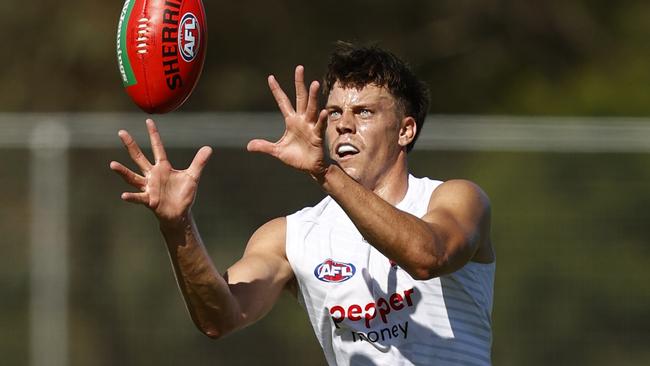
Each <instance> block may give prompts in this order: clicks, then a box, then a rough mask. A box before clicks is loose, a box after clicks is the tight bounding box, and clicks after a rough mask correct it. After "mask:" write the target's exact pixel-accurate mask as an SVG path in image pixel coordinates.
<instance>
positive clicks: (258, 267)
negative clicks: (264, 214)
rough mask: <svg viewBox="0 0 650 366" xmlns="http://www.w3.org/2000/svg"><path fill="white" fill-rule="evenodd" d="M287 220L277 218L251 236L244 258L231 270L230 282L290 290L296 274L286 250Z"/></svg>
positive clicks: (229, 270) (229, 271)
mask: <svg viewBox="0 0 650 366" xmlns="http://www.w3.org/2000/svg"><path fill="white" fill-rule="evenodd" d="M286 226H287V221H286V218H284V217H279V218H275V219H273V220H270V221H268V222H267V223H265V224H264V225H262V226H260V227H259V228H258V229H257V230H256V231H255V233H253V235H252V236H251V238H250V239H249V241H248V244H247V245H246V249H245V250H244V254H243V255H242V258H241V259H240V260H239V261H237V262H236V263H235V264H234V265H232V266H231V267H230V268H229V269H228V273H229V276H230V277H229V279H228V281H229V283H231V284H232V283H237V282H251V281H257V282H260V281H261V282H263V283H266V284H267V286H272V284H277V285H278V286H280V287H283V288H286V287H288V288H291V286H292V285H291V282H292V279H293V271H292V269H291V265H290V264H289V260H288V259H287V255H286V250H285V246H286V245H285V241H286Z"/></svg>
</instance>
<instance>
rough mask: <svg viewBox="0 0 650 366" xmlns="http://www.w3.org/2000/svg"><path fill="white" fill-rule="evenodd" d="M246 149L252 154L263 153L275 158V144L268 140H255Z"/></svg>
mask: <svg viewBox="0 0 650 366" xmlns="http://www.w3.org/2000/svg"><path fill="white" fill-rule="evenodd" d="M246 149H247V150H248V151H250V152H261V153H265V154H269V155H272V156H275V144H274V143H272V142H269V141H267V140H262V139H254V140H251V141H250V142H249V143H248V145H247V146H246Z"/></svg>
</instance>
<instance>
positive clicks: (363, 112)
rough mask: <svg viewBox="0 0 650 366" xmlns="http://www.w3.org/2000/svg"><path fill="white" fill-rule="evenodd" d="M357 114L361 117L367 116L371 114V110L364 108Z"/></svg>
mask: <svg viewBox="0 0 650 366" xmlns="http://www.w3.org/2000/svg"><path fill="white" fill-rule="evenodd" d="M359 115H360V116H361V118H369V117H370V116H372V111H371V110H370V109H366V108H364V109H362V110H360V111H359Z"/></svg>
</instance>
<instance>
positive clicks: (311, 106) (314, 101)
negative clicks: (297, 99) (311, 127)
mask: <svg viewBox="0 0 650 366" xmlns="http://www.w3.org/2000/svg"><path fill="white" fill-rule="evenodd" d="M319 88H320V83H319V82H318V81H315V80H314V81H312V82H311V84H310V85H309V102H308V103H307V108H306V110H305V112H306V114H307V117H308V119H309V120H310V121H313V120H314V119H315V118H311V116H314V117H316V113H318V89H319Z"/></svg>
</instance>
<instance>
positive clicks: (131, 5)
mask: <svg viewBox="0 0 650 366" xmlns="http://www.w3.org/2000/svg"><path fill="white" fill-rule="evenodd" d="M207 35H208V34H207V27H206V21H205V11H204V10H203V3H202V1H201V0H126V1H125V2H124V7H123V8H122V12H121V14H120V21H119V23H118V27H117V62H118V66H119V69H120V74H121V75H122V83H123V84H124V87H125V88H126V92H127V93H128V94H129V96H130V97H131V99H133V101H134V102H135V104H137V105H138V106H139V107H140V108H142V109H143V110H144V111H145V112H148V113H166V112H170V111H173V110H174V109H176V108H178V107H179V106H180V105H181V104H183V102H185V100H186V99H187V98H188V97H189V96H190V94H191V93H192V90H193V89H194V86H196V82H197V81H198V80H199V76H200V75H201V70H202V69H203V61H204V60H205V51H206V44H207V43H206V41H207V40H206V38H207Z"/></svg>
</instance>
